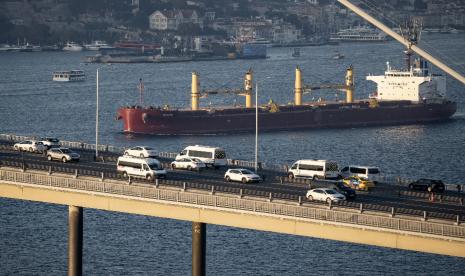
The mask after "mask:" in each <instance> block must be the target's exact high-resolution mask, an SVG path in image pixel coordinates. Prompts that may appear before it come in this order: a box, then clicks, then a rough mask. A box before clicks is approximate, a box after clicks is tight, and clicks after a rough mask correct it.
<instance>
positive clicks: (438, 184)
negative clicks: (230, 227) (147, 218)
mask: <svg viewBox="0 0 465 276" xmlns="http://www.w3.org/2000/svg"><path fill="white" fill-rule="evenodd" d="M429 187H431V191H432V192H437V193H443V192H444V190H445V189H446V187H445V185H444V183H443V182H442V181H441V180H434V179H427V178H420V179H418V180H417V181H414V182H412V183H410V184H409V185H408V188H409V189H410V190H419V191H428V188H429Z"/></svg>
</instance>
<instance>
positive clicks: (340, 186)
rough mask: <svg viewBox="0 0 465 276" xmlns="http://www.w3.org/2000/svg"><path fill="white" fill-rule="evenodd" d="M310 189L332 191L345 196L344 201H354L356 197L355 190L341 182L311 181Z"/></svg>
mask: <svg viewBox="0 0 465 276" xmlns="http://www.w3.org/2000/svg"><path fill="white" fill-rule="evenodd" d="M310 188H311V189H314V188H328V189H334V190H336V191H338V192H339V193H341V194H343V195H345V197H346V199H348V200H350V199H354V198H355V197H356V195H357V194H356V193H355V190H354V189H352V188H350V187H348V186H347V185H344V183H343V182H342V181H328V180H313V181H312V182H311V184H310Z"/></svg>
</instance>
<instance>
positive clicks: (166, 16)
mask: <svg viewBox="0 0 465 276" xmlns="http://www.w3.org/2000/svg"><path fill="white" fill-rule="evenodd" d="M149 22H150V29H152V30H162V31H166V30H177V29H178V27H179V25H180V24H183V23H192V24H197V25H199V26H200V27H201V28H202V27H203V21H202V18H200V17H199V15H198V13H197V12H196V11H195V10H170V11H158V10H157V11H155V12H153V13H152V14H151V15H150V16H149Z"/></svg>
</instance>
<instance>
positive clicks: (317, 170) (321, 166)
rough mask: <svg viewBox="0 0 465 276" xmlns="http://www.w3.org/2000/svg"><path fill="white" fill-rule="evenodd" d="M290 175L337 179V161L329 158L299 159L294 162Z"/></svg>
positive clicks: (291, 176)
mask: <svg viewBox="0 0 465 276" xmlns="http://www.w3.org/2000/svg"><path fill="white" fill-rule="evenodd" d="M287 175H288V177H289V178H290V179H293V178H311V179H336V178H338V176H339V170H338V165H337V162H334V161H329V160H311V159H307V160H298V161H296V162H295V163H294V164H292V166H291V168H290V169H289V171H288V174H287Z"/></svg>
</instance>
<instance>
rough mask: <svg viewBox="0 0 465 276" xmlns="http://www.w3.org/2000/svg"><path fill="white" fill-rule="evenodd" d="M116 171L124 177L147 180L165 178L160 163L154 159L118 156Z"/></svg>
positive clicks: (164, 171)
mask: <svg viewBox="0 0 465 276" xmlns="http://www.w3.org/2000/svg"><path fill="white" fill-rule="evenodd" d="M116 170H117V171H118V172H119V173H122V174H123V176H124V177H128V176H132V177H137V178H145V179H147V180H153V179H155V178H166V170H165V169H164V168H163V167H162V165H161V163H160V161H158V160H157V159H154V158H141V157H134V156H120V157H118V160H117V162H116Z"/></svg>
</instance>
